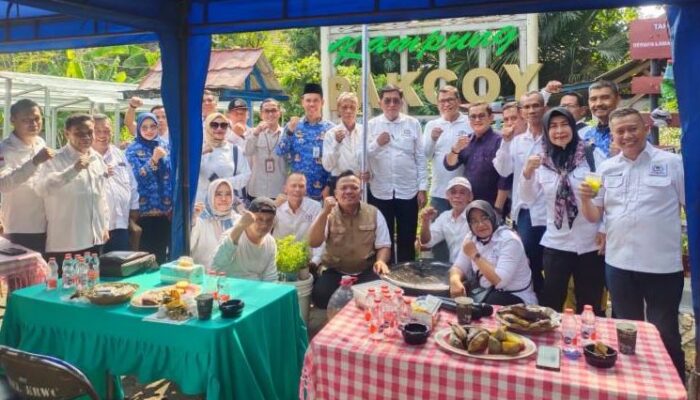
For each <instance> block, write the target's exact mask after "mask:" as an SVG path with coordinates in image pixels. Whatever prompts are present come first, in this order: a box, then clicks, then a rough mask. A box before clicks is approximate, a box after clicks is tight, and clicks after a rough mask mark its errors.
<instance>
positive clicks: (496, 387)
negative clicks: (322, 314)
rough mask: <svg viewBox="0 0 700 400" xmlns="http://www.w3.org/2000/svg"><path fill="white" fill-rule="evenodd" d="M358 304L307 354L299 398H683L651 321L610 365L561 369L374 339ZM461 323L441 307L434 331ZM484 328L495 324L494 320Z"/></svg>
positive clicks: (551, 338)
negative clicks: (627, 351) (634, 344)
mask: <svg viewBox="0 0 700 400" xmlns="http://www.w3.org/2000/svg"><path fill="white" fill-rule="evenodd" d="M362 317H363V315H362V313H361V311H360V310H359V309H357V308H356V307H355V305H354V303H350V304H349V305H348V306H346V307H345V308H344V309H343V310H342V311H341V312H340V313H339V314H338V315H336V316H335V318H334V319H333V320H331V321H330V322H329V323H328V325H326V327H325V328H324V329H323V330H322V331H321V332H319V333H318V334H317V335H316V337H315V338H314V339H313V341H312V342H311V344H310V345H309V348H308V350H307V352H306V356H305V358H304V369H303V373H302V379H301V383H300V388H299V396H300V398H301V399H324V400H332V399H362V400H368V399H431V400H432V399H472V398H473V399H489V398H491V399H509V400H510V399H605V400H612V399H685V398H686V391H685V388H684V386H683V384H682V383H681V380H680V378H679V377H678V375H677V374H676V370H675V368H674V367H673V363H672V362H671V358H670V357H669V356H668V353H667V352H666V350H665V348H664V345H663V343H662V342H661V337H660V336H659V333H658V331H657V329H656V327H654V326H653V325H651V324H649V323H646V322H638V321H635V322H634V323H635V324H636V326H637V350H636V354H635V355H633V356H627V355H623V354H619V355H618V360H617V363H616V364H615V366H614V367H613V368H611V369H596V368H594V367H591V366H589V365H588V364H586V361H585V360H584V358H583V356H582V357H581V358H579V359H578V360H569V359H567V358H565V357H564V356H563V355H562V358H561V371H559V372H554V371H545V370H541V369H537V368H535V360H536V355H535V354H533V355H532V356H530V357H528V358H525V359H522V360H514V361H486V360H479V359H474V358H468V357H463V356H460V355H456V354H451V353H448V352H446V351H443V350H442V349H441V348H440V347H439V346H438V345H437V343H436V342H435V340H434V338H433V337H432V336H431V337H430V338H429V339H428V343H426V344H425V345H423V346H409V345H407V344H405V343H404V342H403V339H402V338H401V337H398V338H393V339H390V340H385V341H381V342H375V341H372V340H370V339H369V333H368V330H367V328H366V325H365V322H364V320H363V318H362ZM448 322H456V317H455V316H454V315H453V314H451V313H446V312H441V316H440V322H439V323H438V327H437V329H436V330H435V331H437V330H440V329H442V328H444V327H447V326H448ZM615 322H616V320H613V319H603V318H599V319H598V324H597V335H598V338H599V339H600V340H602V341H603V342H605V343H608V344H610V345H611V346H613V347H615V348H617V335H616V333H615ZM480 325H482V326H484V327H486V328H494V327H496V326H497V325H498V323H497V321H496V320H495V319H493V318H485V319H482V321H481V322H480ZM530 338H531V339H532V340H533V341H534V342H535V343H536V344H537V345H554V346H559V345H560V339H559V338H560V334H559V332H558V331H557V332H552V333H548V334H543V335H532V336H530Z"/></svg>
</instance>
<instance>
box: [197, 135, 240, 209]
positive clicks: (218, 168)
mask: <svg viewBox="0 0 700 400" xmlns="http://www.w3.org/2000/svg"><path fill="white" fill-rule="evenodd" d="M232 146H234V145H232V144H230V143H228V142H227V143H224V144H223V145H221V146H219V147H216V148H214V150H212V151H211V152H210V153H207V154H203V155H202V161H201V164H200V167H199V180H198V181H197V198H196V199H197V201H202V202H203V201H204V200H205V198H206V196H207V190H208V189H209V183H210V182H211V181H212V180H214V179H219V178H221V179H226V180H227V181H229V182H230V183H231V185H232V186H233V188H234V189H235V190H241V189H243V187H245V186H246V185H247V184H248V180H249V179H250V174H251V172H250V167H249V166H248V161H247V160H246V157H245V155H244V154H243V151H241V150H240V148H239V151H238V171H236V168H235V163H234V162H233V147H232ZM234 171H236V172H237V174H236V175H235V176H234V175H233V173H234ZM212 178H213V179H212Z"/></svg>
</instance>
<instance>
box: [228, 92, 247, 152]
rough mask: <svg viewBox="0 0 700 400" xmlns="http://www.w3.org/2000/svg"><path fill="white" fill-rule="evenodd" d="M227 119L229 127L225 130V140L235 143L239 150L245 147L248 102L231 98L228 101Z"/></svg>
mask: <svg viewBox="0 0 700 400" xmlns="http://www.w3.org/2000/svg"><path fill="white" fill-rule="evenodd" d="M227 117H228V120H229V121H230V122H231V126H230V129H229V130H228V132H226V140H228V142H229V143H231V144H235V145H236V146H238V147H239V148H240V149H241V150H243V149H245V145H246V136H247V135H246V133H247V132H248V131H249V130H250V127H248V103H246V102H245V100H243V99H233V100H231V101H230V102H229V103H228V115H227Z"/></svg>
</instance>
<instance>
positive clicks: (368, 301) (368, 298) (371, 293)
mask: <svg viewBox="0 0 700 400" xmlns="http://www.w3.org/2000/svg"><path fill="white" fill-rule="evenodd" d="M376 298H377V291H376V290H375V289H374V288H369V289H367V294H366V295H365V299H364V302H363V303H362V304H364V306H365V309H368V310H370V311H371V308H372V306H373V305H374V299H376Z"/></svg>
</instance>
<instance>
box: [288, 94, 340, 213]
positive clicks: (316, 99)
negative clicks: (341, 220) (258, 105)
mask: <svg viewBox="0 0 700 400" xmlns="http://www.w3.org/2000/svg"><path fill="white" fill-rule="evenodd" d="M301 105H302V107H304V117H302V118H301V119H300V118H298V117H292V118H291V119H290V120H289V122H288V123H287V126H286V127H285V129H284V135H282V136H283V137H282V140H280V142H279V144H278V145H277V149H276V152H277V155H280V156H285V157H287V160H288V163H289V165H290V167H291V171H292V172H299V173H302V174H303V175H305V176H306V179H308V182H309V186H308V192H309V196H310V197H311V198H312V199H314V200H321V199H322V198H323V195H324V194H325V195H328V193H329V192H328V189H327V188H326V185H327V183H328V178H329V177H330V174H329V173H328V171H326V170H325V169H324V168H323V140H324V138H325V135H326V132H327V131H328V130H330V129H331V128H332V127H333V123H332V122H330V121H326V120H324V119H323V117H322V115H321V108H322V107H323V91H322V90H321V85H319V84H317V83H308V84H306V86H304V94H303V95H302V97H301Z"/></svg>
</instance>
